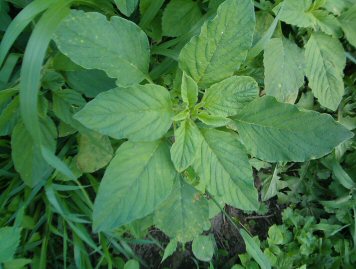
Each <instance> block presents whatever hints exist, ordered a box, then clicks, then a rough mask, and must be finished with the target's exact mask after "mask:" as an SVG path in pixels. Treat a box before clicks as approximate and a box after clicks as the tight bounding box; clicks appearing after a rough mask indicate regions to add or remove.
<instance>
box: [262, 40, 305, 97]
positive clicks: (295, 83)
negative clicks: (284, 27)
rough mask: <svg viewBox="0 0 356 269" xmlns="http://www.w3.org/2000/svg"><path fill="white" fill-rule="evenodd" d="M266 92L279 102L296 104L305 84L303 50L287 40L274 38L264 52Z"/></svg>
mask: <svg viewBox="0 0 356 269" xmlns="http://www.w3.org/2000/svg"><path fill="white" fill-rule="evenodd" d="M263 65H264V68H265V90H266V93H267V95H271V96H274V97H276V99H277V100H278V101H281V102H286V103H294V102H295V100H296V99H297V97H298V89H299V88H300V87H301V86H302V85H303V84H304V60H303V52H302V50H301V49H300V48H299V47H298V46H297V45H296V44H295V43H293V42H292V41H289V40H288V39H285V38H273V39H271V40H270V42H269V43H268V45H267V47H266V48H265V51H264V58H263Z"/></svg>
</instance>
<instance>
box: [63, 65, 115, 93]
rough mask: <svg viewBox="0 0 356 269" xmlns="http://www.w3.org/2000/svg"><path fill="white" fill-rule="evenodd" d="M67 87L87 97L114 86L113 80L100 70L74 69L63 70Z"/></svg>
mask: <svg viewBox="0 0 356 269" xmlns="http://www.w3.org/2000/svg"><path fill="white" fill-rule="evenodd" d="M65 76H66V79H67V83H68V85H69V87H70V88H71V89H73V90H76V91H78V92H80V93H83V94H84V95H85V96H87V97H95V96H97V95H98V94H99V93H101V92H105V91H107V90H111V89H114V88H116V85H115V80H114V79H112V78H109V77H108V76H107V75H106V73H105V72H104V71H101V70H96V69H93V70H86V69H83V70H76V71H68V72H65Z"/></svg>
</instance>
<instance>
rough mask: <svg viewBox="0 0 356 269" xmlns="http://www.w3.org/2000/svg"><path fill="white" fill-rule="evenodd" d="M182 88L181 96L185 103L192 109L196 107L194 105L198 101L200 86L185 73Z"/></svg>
mask: <svg viewBox="0 0 356 269" xmlns="http://www.w3.org/2000/svg"><path fill="white" fill-rule="evenodd" d="M181 87H182V90H181V95H182V100H183V102H184V103H186V104H187V105H188V107H190V108H191V107H194V105H195V104H196V102H197V101H198V85H197V84H196V83H195V81H194V80H193V79H192V78H191V77H190V76H188V75H187V74H185V73H183V76H182V85H181Z"/></svg>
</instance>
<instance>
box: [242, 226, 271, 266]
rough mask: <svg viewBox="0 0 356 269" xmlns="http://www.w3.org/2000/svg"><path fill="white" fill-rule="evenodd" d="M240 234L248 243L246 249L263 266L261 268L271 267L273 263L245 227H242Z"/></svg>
mask: <svg viewBox="0 0 356 269" xmlns="http://www.w3.org/2000/svg"><path fill="white" fill-rule="evenodd" d="M240 234H241V236H242V238H243V240H244V242H245V244H246V251H247V253H248V254H250V255H251V257H252V258H254V259H255V261H256V262H257V263H258V264H259V265H260V266H261V269H271V264H270V262H269V260H268V259H267V257H266V256H265V255H264V254H263V252H262V251H261V249H260V247H259V246H258V245H257V243H256V242H255V241H254V240H253V238H252V237H251V236H250V235H249V234H248V233H247V232H246V231H245V230H243V229H240Z"/></svg>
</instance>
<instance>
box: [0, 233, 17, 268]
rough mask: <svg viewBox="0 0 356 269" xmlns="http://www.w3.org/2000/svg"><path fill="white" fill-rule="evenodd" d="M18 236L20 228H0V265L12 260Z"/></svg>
mask: <svg viewBox="0 0 356 269" xmlns="http://www.w3.org/2000/svg"><path fill="white" fill-rule="evenodd" d="M20 236H21V229H20V228H16V227H2V228H0V264H1V263H3V262H6V261H10V260H12V258H13V257H14V255H15V252H16V249H17V247H18V245H19V243H20Z"/></svg>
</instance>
